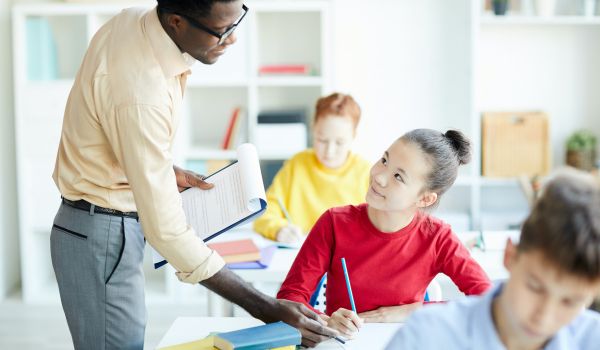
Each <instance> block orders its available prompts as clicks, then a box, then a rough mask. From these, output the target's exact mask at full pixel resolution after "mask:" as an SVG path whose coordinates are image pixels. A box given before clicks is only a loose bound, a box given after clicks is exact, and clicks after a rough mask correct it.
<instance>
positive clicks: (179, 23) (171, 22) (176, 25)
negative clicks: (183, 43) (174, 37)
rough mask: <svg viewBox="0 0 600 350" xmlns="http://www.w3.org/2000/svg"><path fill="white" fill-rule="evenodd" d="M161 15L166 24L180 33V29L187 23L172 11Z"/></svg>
mask: <svg viewBox="0 0 600 350" xmlns="http://www.w3.org/2000/svg"><path fill="white" fill-rule="evenodd" d="M163 16H165V23H166V24H167V26H168V27H169V28H170V29H171V31H173V32H175V33H178V34H179V33H181V31H182V30H183V29H184V27H185V26H186V25H187V23H186V22H185V20H184V19H183V17H181V16H179V15H176V14H174V13H166V14H164V15H163Z"/></svg>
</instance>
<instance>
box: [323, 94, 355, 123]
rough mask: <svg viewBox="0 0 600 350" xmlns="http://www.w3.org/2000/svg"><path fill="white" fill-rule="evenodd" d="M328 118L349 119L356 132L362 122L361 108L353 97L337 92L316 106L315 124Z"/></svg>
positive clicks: (324, 98)
mask: <svg viewBox="0 0 600 350" xmlns="http://www.w3.org/2000/svg"><path fill="white" fill-rule="evenodd" d="M328 116H339V117H349V118H350V119H351V120H352V124H354V129H355V130H356V127H357V126H358V122H359V121H360V106H359V105H358V103H356V101H354V99H353V98H352V96H350V95H345V94H341V93H339V92H335V93H333V94H331V95H329V96H325V97H321V98H320V99H319V100H318V101H317V104H316V106H315V120H314V122H315V123H316V122H317V121H319V119H322V118H324V117H328Z"/></svg>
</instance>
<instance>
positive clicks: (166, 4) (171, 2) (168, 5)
mask: <svg viewBox="0 0 600 350" xmlns="http://www.w3.org/2000/svg"><path fill="white" fill-rule="evenodd" d="M232 1H236V0H158V11H159V13H180V14H183V15H187V16H190V17H194V18H203V17H208V16H209V15H210V11H211V10H212V5H213V4H214V3H215V2H232Z"/></svg>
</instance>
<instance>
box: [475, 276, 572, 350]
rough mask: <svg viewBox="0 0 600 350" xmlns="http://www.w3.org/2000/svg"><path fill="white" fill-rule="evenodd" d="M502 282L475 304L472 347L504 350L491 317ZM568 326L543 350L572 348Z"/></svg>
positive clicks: (502, 285)
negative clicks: (493, 304)
mask: <svg viewBox="0 0 600 350" xmlns="http://www.w3.org/2000/svg"><path fill="white" fill-rule="evenodd" d="M503 287H504V283H503V282H501V283H498V284H496V285H494V287H493V288H492V289H490V291H489V292H488V293H486V294H485V295H484V296H483V297H482V298H481V299H480V300H479V301H478V304H477V307H476V309H475V313H474V317H473V323H472V324H471V329H470V332H471V339H474V340H475V341H474V342H473V345H474V347H473V348H474V349H490V350H496V349H497V350H504V349H506V348H505V347H504V345H503V344H502V341H500V336H499V335H498V332H497V331H496V327H495V326H494V320H493V319H492V303H493V301H494V299H495V298H496V297H497V296H498V295H499V294H500V292H501V291H502V288H503ZM567 328H568V327H567V326H565V327H562V328H561V329H560V330H559V331H558V332H557V333H556V334H555V335H554V337H552V339H550V341H549V342H548V343H547V344H546V346H545V347H544V349H545V350H561V349H574V348H575V347H574V346H575V342H574V339H573V337H572V335H571V334H570V332H569V331H568V329H567Z"/></svg>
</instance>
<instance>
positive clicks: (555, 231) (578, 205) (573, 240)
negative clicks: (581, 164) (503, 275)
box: [517, 169, 600, 280]
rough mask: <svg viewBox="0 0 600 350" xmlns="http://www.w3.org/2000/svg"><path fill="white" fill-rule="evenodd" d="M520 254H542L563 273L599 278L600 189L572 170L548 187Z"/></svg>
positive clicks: (525, 233)
mask: <svg viewBox="0 0 600 350" xmlns="http://www.w3.org/2000/svg"><path fill="white" fill-rule="evenodd" d="M517 251H518V252H527V251H539V252H541V253H542V255H543V256H544V258H545V259H547V261H548V262H550V263H551V264H553V265H554V266H556V267H558V268H559V269H560V270H561V271H563V272H566V273H569V274H572V275H575V276H579V277H583V278H587V279H588V280H598V279H599V278H600V186H599V184H598V183H596V182H595V179H594V178H593V177H592V176H591V175H589V174H587V173H583V172H580V171H576V170H573V169H570V170H562V171H560V172H558V173H556V175H555V176H554V177H553V178H552V179H551V180H550V181H549V182H548V183H547V184H546V186H545V188H544V190H543V193H542V196H541V197H540V198H539V199H538V201H537V202H536V204H535V206H534V208H533V210H532V211H531V214H530V215H529V216H528V217H527V219H526V220H525V223H524V224H523V228H522V230H521V238H520V239H519V244H518V246H517Z"/></svg>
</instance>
